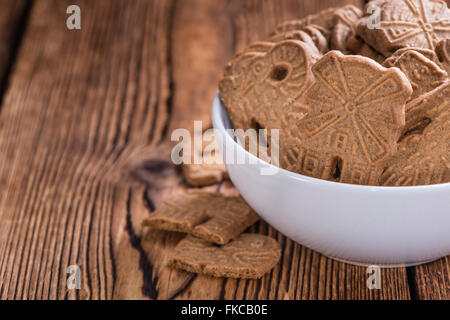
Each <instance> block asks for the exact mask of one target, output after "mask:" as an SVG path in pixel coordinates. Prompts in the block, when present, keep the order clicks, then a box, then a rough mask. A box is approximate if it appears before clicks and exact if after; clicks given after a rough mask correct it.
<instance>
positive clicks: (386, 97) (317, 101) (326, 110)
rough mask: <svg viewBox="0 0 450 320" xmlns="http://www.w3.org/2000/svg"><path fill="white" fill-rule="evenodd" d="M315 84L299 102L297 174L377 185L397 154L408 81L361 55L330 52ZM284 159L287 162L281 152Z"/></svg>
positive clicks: (315, 69)
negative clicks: (391, 159)
mask: <svg viewBox="0 0 450 320" xmlns="http://www.w3.org/2000/svg"><path fill="white" fill-rule="evenodd" d="M312 70H313V74H314V77H315V81H314V83H313V85H312V86H311V87H309V88H308V90H307V91H306V94H305V95H304V97H303V99H302V100H301V103H302V105H303V108H304V110H305V116H304V117H303V118H302V119H301V120H299V121H298V122H297V127H296V129H297V132H298V133H299V134H300V140H301V144H299V145H296V146H294V147H295V150H291V152H294V151H295V154H296V157H295V158H296V163H297V166H296V172H299V173H302V174H304V175H308V176H312V177H316V178H322V179H326V180H331V181H337V182H344V183H351V184H365V185H375V184H377V183H378V179H379V176H380V174H381V171H382V170H383V168H384V166H385V164H386V162H387V160H389V158H390V157H391V156H392V155H393V154H395V152H396V150H397V141H398V139H399V137H400V135H401V133H402V131H403V127H404V125H405V104H406V101H407V100H408V99H409V97H410V96H411V94H412V88H411V85H410V84H409V81H408V79H407V78H406V76H405V75H404V74H403V73H402V72H400V71H399V70H398V69H395V68H390V69H387V68H384V67H382V66H381V65H379V64H378V63H376V62H374V61H372V60H370V59H368V58H365V57H361V56H349V55H343V54H342V53H340V52H339V51H331V52H329V53H328V54H326V55H325V56H324V57H323V58H322V59H320V60H319V61H318V62H317V63H316V64H314V65H313V68H312ZM280 157H286V155H285V154H282V153H280Z"/></svg>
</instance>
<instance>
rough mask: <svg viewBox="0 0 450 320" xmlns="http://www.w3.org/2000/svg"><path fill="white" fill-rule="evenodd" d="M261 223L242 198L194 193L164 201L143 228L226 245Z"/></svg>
mask: <svg viewBox="0 0 450 320" xmlns="http://www.w3.org/2000/svg"><path fill="white" fill-rule="evenodd" d="M258 219H259V217H258V215H257V214H256V213H255V212H254V211H253V210H252V209H251V208H250V207H249V206H248V205H247V203H246V202H245V201H244V200H243V199H242V198H241V197H225V196H223V195H220V194H214V193H209V192H191V193H181V194H178V195H175V196H173V197H172V198H171V199H170V200H167V201H165V202H164V204H163V206H161V208H159V209H158V210H156V211H155V212H154V213H153V214H152V215H151V216H150V217H149V218H148V219H146V220H145V221H144V222H143V225H144V226H149V227H153V228H157V229H162V230H167V231H177V232H184V233H189V234H192V235H194V236H196V237H199V238H201V239H204V240H207V241H211V242H214V243H217V244H225V243H228V242H229V241H230V240H231V239H233V238H235V237H237V236H238V235H239V234H241V233H242V232H243V231H245V229H247V228H248V227H250V226H251V225H252V224H254V223H255V222H256V221H257V220H258Z"/></svg>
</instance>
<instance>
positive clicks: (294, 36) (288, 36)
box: [269, 30, 328, 55]
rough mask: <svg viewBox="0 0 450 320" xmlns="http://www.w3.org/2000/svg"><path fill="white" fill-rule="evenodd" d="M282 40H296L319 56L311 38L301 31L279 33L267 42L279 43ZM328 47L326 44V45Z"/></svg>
mask: <svg viewBox="0 0 450 320" xmlns="http://www.w3.org/2000/svg"><path fill="white" fill-rule="evenodd" d="M284 40H297V41H302V42H304V43H305V44H307V45H308V46H309V47H310V48H311V49H312V50H314V52H315V54H317V55H318V54H319V52H320V51H319V48H318V47H317V46H316V43H315V42H314V40H313V39H312V38H311V36H310V35H309V34H308V33H306V32H305V31H303V30H294V31H288V32H286V33H279V34H276V35H275V36H273V37H271V38H269V41H273V42H280V41H284ZM327 45H328V44H327Z"/></svg>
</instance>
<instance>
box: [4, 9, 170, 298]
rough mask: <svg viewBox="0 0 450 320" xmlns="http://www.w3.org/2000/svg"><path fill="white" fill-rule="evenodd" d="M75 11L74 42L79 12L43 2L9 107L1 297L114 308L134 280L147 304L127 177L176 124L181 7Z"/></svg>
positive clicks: (13, 82)
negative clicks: (176, 10)
mask: <svg viewBox="0 0 450 320" xmlns="http://www.w3.org/2000/svg"><path fill="white" fill-rule="evenodd" d="M77 3H78V4H79V5H80V7H81V11H82V29H81V30H80V31H68V30H67V29H66V27H65V20H66V17H67V15H66V8H67V6H68V5H70V4H72V3H71V1H61V0H43V1H36V2H35V5H34V8H33V11H32V13H31V17H30V22H29V26H28V29H27V33H26V35H25V38H24V41H23V45H22V47H21V49H20V53H19V56H18V60H17V66H16V68H15V72H14V74H13V76H12V78H11V86H10V89H9V90H8V92H7V95H6V98H5V101H4V104H3V108H2V114H1V117H0V149H1V150H2V153H1V155H0V174H1V180H0V181H1V186H0V187H1V190H2V192H1V193H0V216H1V218H0V221H1V223H0V235H1V241H0V298H8V299H12V298H27V299H48V298H50V299H64V298H70V299H73V298H83V299H107V298H112V297H113V296H115V291H116V290H115V288H116V285H117V287H119V288H123V283H125V282H126V281H127V280H131V279H135V281H136V282H139V285H137V284H136V289H137V290H136V293H135V295H134V296H133V297H138V298H140V297H146V296H145V295H144V294H143V293H142V289H141V288H142V283H143V278H142V271H141V270H140V269H139V268H143V266H145V264H139V257H140V256H139V251H136V248H135V247H136V246H137V244H136V239H135V234H134V231H133V229H132V226H131V227H130V223H132V222H130V219H131V218H130V217H129V216H127V210H126V209H127V203H129V201H131V200H129V198H128V196H129V194H130V193H132V194H133V191H132V190H133V189H132V188H133V184H131V183H129V181H128V178H127V176H126V175H125V174H124V172H125V169H126V168H128V167H130V166H133V165H134V162H133V161H138V160H139V159H140V157H141V155H142V157H143V158H146V157H147V156H146V155H145V153H146V152H147V150H148V146H149V145H156V144H158V143H159V142H160V141H161V139H162V137H163V135H164V131H165V130H164V128H166V127H167V125H168V124H167V120H168V116H169V113H168V110H169V108H168V104H167V102H168V99H169V71H168V52H169V41H168V37H167V34H168V29H169V22H170V20H171V19H170V15H171V8H172V1H156V0H155V1H145V0H142V1H126V2H125V1H120V0H115V1H107V2H104V1H88V0H86V1H78V2H77ZM142 212H143V213H146V212H144V211H142ZM133 219H134V217H133ZM119 250H120V252H121V253H120V254H119V253H118V251H119ZM122 252H123V253H122ZM128 254H130V255H128ZM122 256H125V257H127V258H130V259H134V263H132V264H130V265H127V267H128V266H130V267H131V269H127V268H126V269H125V270H124V268H123V263H125V261H124V259H118V258H119V257H122ZM70 265H78V266H79V267H80V269H81V283H82V286H81V290H79V291H75V290H68V289H67V288H66V279H67V274H66V270H67V267H68V266H70ZM134 269H138V270H137V271H136V270H134ZM133 271H136V272H139V275H140V277H138V278H137V277H134V278H133V277H132V275H133V274H134V273H133ZM146 272H147V271H146ZM130 286H133V283H129V285H128V287H130ZM123 291H124V293H123V294H132V293H133V292H130V293H128V292H126V290H123Z"/></svg>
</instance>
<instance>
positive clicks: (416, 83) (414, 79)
mask: <svg viewBox="0 0 450 320" xmlns="http://www.w3.org/2000/svg"><path fill="white" fill-rule="evenodd" d="M392 58H394V59H395V60H389V61H388V62H387V63H385V65H386V64H389V65H390V66H392V67H397V68H399V69H400V70H401V71H402V72H403V73H404V74H405V75H406V77H407V78H408V80H409V82H410V83H411V86H412V88H413V95H412V96H411V99H415V98H417V97H419V96H421V95H422V94H424V93H426V92H429V91H432V90H433V89H435V88H437V87H439V86H440V85H441V84H442V83H444V82H445V81H446V80H447V79H448V75H447V72H445V71H444V70H442V69H441V68H440V67H439V66H438V65H437V64H436V63H435V62H433V61H431V60H430V59H428V58H427V57H425V56H424V55H423V54H421V53H419V52H417V51H415V50H406V51H405V52H404V53H403V54H401V55H400V56H399V57H392Z"/></svg>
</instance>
